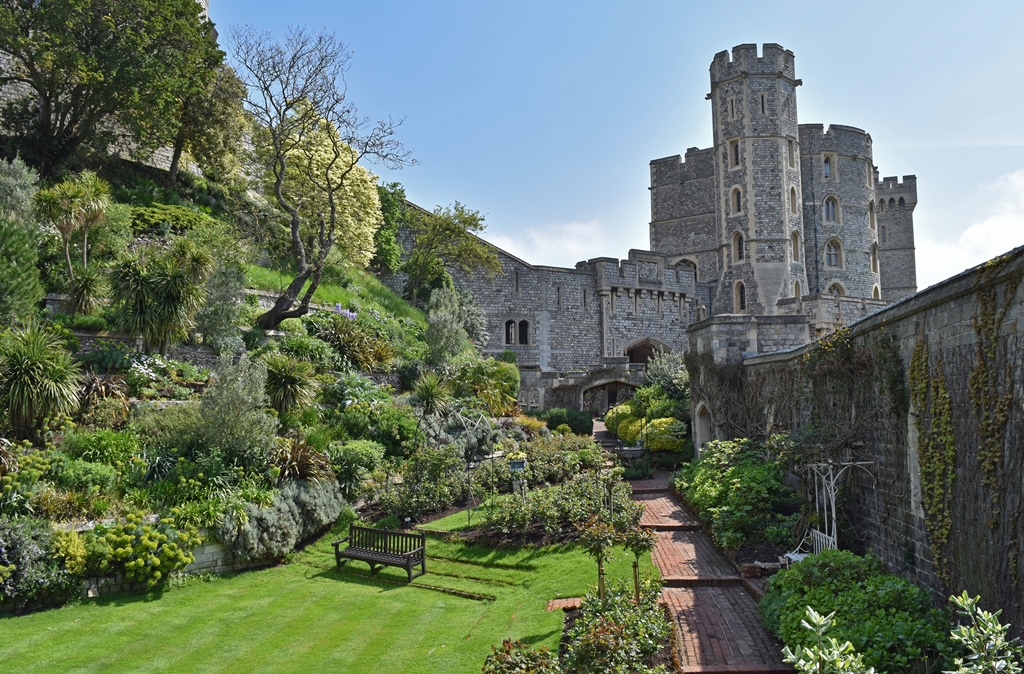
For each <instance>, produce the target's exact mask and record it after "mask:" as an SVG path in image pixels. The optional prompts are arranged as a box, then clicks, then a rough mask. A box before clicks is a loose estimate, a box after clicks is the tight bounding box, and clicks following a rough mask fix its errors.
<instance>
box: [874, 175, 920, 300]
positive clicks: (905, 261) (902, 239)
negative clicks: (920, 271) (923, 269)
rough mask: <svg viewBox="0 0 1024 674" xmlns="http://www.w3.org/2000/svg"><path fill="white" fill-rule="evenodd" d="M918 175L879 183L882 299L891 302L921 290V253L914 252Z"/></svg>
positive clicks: (877, 199) (877, 206) (878, 212)
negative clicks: (918, 261) (918, 260)
mask: <svg viewBox="0 0 1024 674" xmlns="http://www.w3.org/2000/svg"><path fill="white" fill-rule="evenodd" d="M916 205H917V176H903V182H899V181H898V180H897V178H896V177H895V176H892V177H887V178H884V179H882V181H881V182H878V183H876V185H875V205H874V207H875V212H876V214H877V216H878V254H879V256H880V258H881V259H880V264H881V272H882V274H881V283H882V299H883V300H888V301H890V302H895V301H896V300H900V299H903V298H904V297H907V296H909V295H913V294H914V293H916V292H917V256H916V254H915V252H914V206H916Z"/></svg>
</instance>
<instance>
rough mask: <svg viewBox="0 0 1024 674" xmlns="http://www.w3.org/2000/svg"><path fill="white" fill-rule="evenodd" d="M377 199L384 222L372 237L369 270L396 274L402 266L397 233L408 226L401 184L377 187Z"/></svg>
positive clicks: (407, 206) (406, 207)
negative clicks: (372, 243)
mask: <svg viewBox="0 0 1024 674" xmlns="http://www.w3.org/2000/svg"><path fill="white" fill-rule="evenodd" d="M377 198H378V199H379V200H380V212H381V215H382V216H383V218H384V222H383V224H382V225H381V226H380V228H379V229H378V230H377V233H376V234H374V235H373V242H374V253H373V259H372V260H370V269H371V270H372V271H373V273H375V274H378V275H379V274H383V273H393V272H396V271H398V269H399V267H401V265H402V246H401V245H400V244H399V243H398V232H399V230H400V229H402V228H403V227H408V226H409V205H408V203H406V200H405V188H404V187H402V184H401V183H389V184H387V185H378V186H377Z"/></svg>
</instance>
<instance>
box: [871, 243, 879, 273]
mask: <svg viewBox="0 0 1024 674" xmlns="http://www.w3.org/2000/svg"><path fill="white" fill-rule="evenodd" d="M871 271H873V272H875V273H876V274H877V273H878V244H877V243H873V244H871Z"/></svg>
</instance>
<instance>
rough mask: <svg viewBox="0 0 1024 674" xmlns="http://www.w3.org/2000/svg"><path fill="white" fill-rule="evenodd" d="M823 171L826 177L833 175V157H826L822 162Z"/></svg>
mask: <svg viewBox="0 0 1024 674" xmlns="http://www.w3.org/2000/svg"><path fill="white" fill-rule="evenodd" d="M822 166H823V169H822V170H823V171H824V173H825V177H826V178H831V177H832V157H825V162H824V163H823V164H822Z"/></svg>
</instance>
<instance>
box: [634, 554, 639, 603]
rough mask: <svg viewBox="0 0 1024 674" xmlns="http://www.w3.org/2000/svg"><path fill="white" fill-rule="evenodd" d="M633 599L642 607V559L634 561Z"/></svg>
mask: <svg viewBox="0 0 1024 674" xmlns="http://www.w3.org/2000/svg"><path fill="white" fill-rule="evenodd" d="M633 598H634V599H635V600H636V605H637V606H639V605H640V558H639V557H638V558H636V559H634V560H633Z"/></svg>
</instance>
